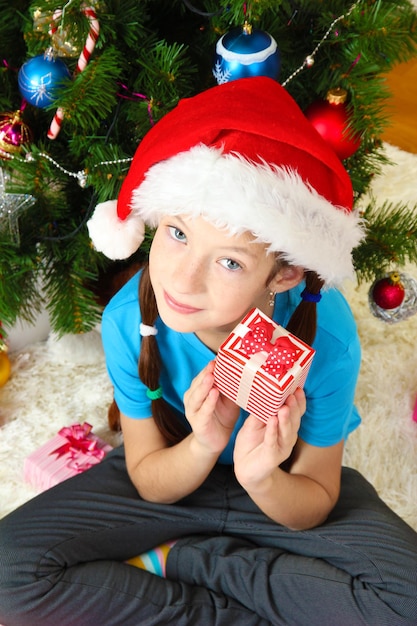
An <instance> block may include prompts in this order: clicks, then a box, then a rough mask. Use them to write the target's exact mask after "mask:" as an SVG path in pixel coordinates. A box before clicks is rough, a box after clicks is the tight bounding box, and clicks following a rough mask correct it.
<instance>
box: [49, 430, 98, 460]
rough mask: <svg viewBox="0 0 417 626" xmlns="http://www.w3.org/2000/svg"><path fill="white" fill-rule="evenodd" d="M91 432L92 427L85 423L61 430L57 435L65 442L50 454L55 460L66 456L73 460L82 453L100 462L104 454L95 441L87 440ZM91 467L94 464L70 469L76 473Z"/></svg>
mask: <svg viewBox="0 0 417 626" xmlns="http://www.w3.org/2000/svg"><path fill="white" fill-rule="evenodd" d="M91 430H92V426H91V424H88V423H87V422H84V424H73V425H72V426H65V427H64V428H61V430H60V431H59V433H58V434H59V435H61V437H64V438H65V439H66V440H67V441H66V443H64V444H63V445H62V446H59V448H56V450H53V451H52V452H50V454H56V455H57V458H59V457H61V456H64V455H65V454H68V455H69V458H70V459H71V460H73V459H75V458H76V457H77V456H78V454H79V453H80V452H82V453H83V454H86V455H88V456H92V457H94V458H95V459H97V461H101V459H103V458H104V455H105V452H104V450H102V449H101V448H99V447H98V442H97V440H96V439H91V438H89V434H90V432H91ZM97 461H95V463H97ZM92 465H94V463H87V466H86V465H85V464H83V465H82V466H81V465H80V466H78V464H77V466H76V467H75V466H72V467H73V469H76V470H77V471H83V470H85V469H88V468H89V467H91V466H92Z"/></svg>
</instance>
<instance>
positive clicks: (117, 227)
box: [87, 200, 145, 260]
mask: <svg viewBox="0 0 417 626" xmlns="http://www.w3.org/2000/svg"><path fill="white" fill-rule="evenodd" d="M87 227H88V232H89V235H90V238H91V240H92V242H93V244H94V247H95V249H96V250H98V251H99V252H103V253H104V254H105V255H106V256H107V257H108V258H109V259H113V260H118V259H127V258H128V257H129V256H131V255H132V254H133V253H134V252H136V250H137V249H138V248H139V246H140V244H141V243H142V241H143V239H144V236H145V224H144V222H143V219H141V218H140V217H139V216H137V215H134V214H133V213H132V214H130V215H129V217H128V218H127V219H125V220H123V221H122V220H120V219H119V218H118V217H117V202H116V200H108V201H107V202H102V203H101V204H98V205H97V206H96V209H95V211H94V213H93V216H92V217H91V219H90V220H89V221H88V222H87Z"/></svg>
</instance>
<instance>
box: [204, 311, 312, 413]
mask: <svg viewBox="0 0 417 626" xmlns="http://www.w3.org/2000/svg"><path fill="white" fill-rule="evenodd" d="M314 353H315V350H313V348H311V347H310V346H309V345H307V344H306V343H304V342H303V341H301V340H300V339H298V337H296V336H295V335H293V334H291V333H289V332H288V331H286V330H285V328H283V327H282V326H279V325H278V324H276V323H275V322H273V321H272V320H271V319H270V318H269V317H267V316H266V315H264V313H262V311H260V310H259V309H252V310H251V311H249V313H248V314H247V315H246V316H245V317H244V319H243V320H242V321H241V322H240V324H238V325H237V326H236V328H235V329H234V330H233V331H232V333H231V334H230V335H229V337H228V338H227V339H226V341H225V342H224V343H223V344H222V345H221V346H220V348H219V351H218V354H217V356H216V360H215V367H214V379H215V386H216V387H217V388H218V389H219V390H220V391H221V392H222V393H223V394H224V395H225V396H227V397H228V398H230V399H231V400H233V401H234V402H236V404H237V405H238V406H240V407H241V408H243V409H246V410H247V411H249V413H252V414H253V415H256V417H258V418H259V419H260V420H262V421H264V422H266V421H267V420H268V418H269V417H271V416H272V415H277V413H278V409H279V407H280V406H282V404H284V402H285V399H286V398H287V397H288V396H289V395H290V394H291V393H294V391H295V390H296V389H297V387H303V385H304V383H305V380H306V378H307V374H308V371H309V369H310V365H311V362H312V360H313V357H314Z"/></svg>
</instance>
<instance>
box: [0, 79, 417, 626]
mask: <svg viewBox="0 0 417 626" xmlns="http://www.w3.org/2000/svg"><path fill="white" fill-rule="evenodd" d="M145 224H147V226H148V227H150V228H153V229H155V233H154V237H153V242H152V247H151V251H150V256H149V264H147V265H146V267H144V268H143V270H141V271H140V272H139V273H138V274H136V275H135V276H134V277H133V278H132V279H131V280H130V281H129V282H128V283H127V284H126V285H125V286H124V287H123V288H122V289H121V290H120V291H119V293H118V294H116V296H115V297H114V298H113V300H112V301H111V302H110V303H109V305H108V306H107V307H106V310H105V311H104V314H103V320H102V334H103V343H104V348H105V353H106V360H107V366H108V371H109V375H110V378H111V381H112V383H113V385H114V395H115V401H116V403H117V405H118V408H119V410H120V415H121V417H120V419H121V426H122V431H123V438H124V446H123V447H120V448H119V449H116V450H114V451H113V452H111V453H110V454H109V455H108V456H107V457H106V459H104V460H103V461H102V462H101V463H100V464H99V465H96V466H94V467H93V468H92V469H91V470H88V471H87V472H85V473H82V474H79V475H78V476H76V477H75V478H72V479H70V480H68V481H66V482H64V483H61V484H60V485H58V486H56V487H55V488H53V489H50V490H48V491H46V492H45V493H43V494H41V495H39V496H38V497H37V498H35V499H33V500H32V501H30V502H28V503H27V504H26V505H24V506H23V507H21V508H20V509H18V510H17V511H15V512H14V513H12V514H11V515H9V516H8V517H7V518H5V519H4V520H3V521H2V522H1V526H0V541H1V551H0V555H1V562H0V579H1V581H2V583H1V587H0V621H1V623H2V624H4V625H5V626H14V625H19V626H21V625H27V626H38V625H39V626H40V625H42V626H49V625H50V626H56V625H57V624H62V625H63V626H97V625H98V624H100V625H109V626H115V625H120V626H130V625H132V626H135V625H141V626H143V625H145V624H146V625H155V624H160V625H165V624H175V625H176V626H182V625H184V626H185V625H190V626H191V625H192V626H196V625H197V624H198V625H201V626H206V625H207V626H223V625H224V626H226V625H227V626H230V625H232V624H236V625H238V626H246V625H248V626H249V625H251V626H252V625H262V626H264V625H265V626H266V625H268V624H274V625H288V624H291V625H296V626H305V625H306V624H309V625H317V626H325V625H329V626H330V625H331V626H335V625H336V624H337V625H338V626H359V625H374V626H383V625H386V626H388V625H389V626H393V625H394V624H395V626H400V625H409V626H411V624H416V623H417V582H416V563H417V536H416V534H415V533H414V531H413V530H412V529H411V528H410V527H408V526H407V525H406V524H405V523H404V522H403V521H402V520H400V519H399V518H398V517H397V516H396V515H395V514H394V513H393V512H392V511H390V510H389V509H388V508H387V506H386V505H385V504H384V503H383V502H382V501H381V500H380V499H379V497H378V496H377V494H376V492H375V491H374V489H373V488H372V487H371V486H370V485H369V483H367V482H366V481H365V479H364V478H363V477H362V476H360V474H358V473H357V472H356V471H353V470H351V469H347V468H342V455H343V447H344V443H345V441H346V439H347V437H348V436H349V434H350V433H351V432H352V430H354V429H355V428H356V427H357V426H358V425H359V422H360V418H359V416H358V414H357V411H356V409H355V407H354V405H353V399H354V393H355V385H356V380H357V376H358V371H359V365H360V349H359V344H358V337H357V332H356V327H355V324H354V321H353V319H352V315H351V312H350V310H349V308H348V305H347V304H346V302H345V300H344V299H343V297H342V296H341V294H340V293H339V292H338V291H337V290H336V289H335V286H336V285H337V284H339V283H340V282H341V281H342V280H343V279H344V278H345V277H347V276H349V275H350V274H351V273H352V261H351V252H352V249H353V247H354V246H356V245H357V244H358V242H359V241H360V239H361V237H362V231H361V226H360V223H359V220H358V217H357V215H356V214H355V213H354V212H352V188H351V184H350V181H349V177H348V175H347V173H346V171H345V170H344V168H343V166H342V164H341V162H340V161H339V160H338V159H337V157H336V156H335V154H334V153H333V152H332V150H331V149H330V148H329V147H328V146H327V145H326V144H325V143H324V142H323V141H322V139H321V138H320V136H319V135H318V134H317V133H316V131H315V130H314V129H313V128H312V127H311V125H310V123H309V122H308V121H307V120H306V118H305V117H304V116H303V114H302V112H301V111H300V110H299V108H298V106H297V105H296V103H295V102H294V101H293V99H292V98H291V97H290V96H289V95H288V93H287V92H286V91H285V90H284V89H283V88H282V87H280V85H279V84H278V83H276V82H275V81H272V80H271V79H268V78H263V77H257V78H248V79H241V80H237V81H234V82H231V83H226V84H224V85H220V86H217V87H214V88H212V89H209V90H207V91H206V92H203V93H201V94H199V95H197V96H195V97H194V98H190V99H187V100H183V101H181V102H180V103H179V105H178V106H177V107H176V108H175V109H174V110H173V111H172V112H171V113H169V114H168V115H166V116H165V117H164V118H163V119H162V120H161V121H160V122H158V123H157V124H156V126H154V127H153V128H152V130H151V131H150V132H149V133H148V134H147V136H146V137H145V138H144V140H143V141H142V142H141V144H140V146H139V148H138V150H137V152H136V154H135V156H134V159H133V162H132V166H131V168H130V171H129V173H128V175H127V177H126V180H125V181H124V184H123V187H122V190H121V193H120V196H119V198H118V202H117V206H116V204H115V203H113V202H107V203H104V204H103V205H99V206H98V207H97V209H96V212H95V215H94V217H93V218H92V220H91V221H90V223H89V230H90V235H91V236H92V239H93V241H94V244H95V246H96V248H97V249H98V250H100V251H103V252H104V253H105V254H107V255H108V256H110V257H111V258H114V259H116V258H127V257H129V256H130V255H131V254H132V253H133V252H135V251H136V250H137V248H138V247H139V246H140V244H141V242H142V239H143V234H144V225H145ZM323 287H326V289H322V288H323ZM253 307H258V308H259V309H260V310H261V311H263V312H264V313H265V314H267V315H268V316H270V317H271V318H272V319H273V320H275V321H276V322H277V323H279V324H281V325H283V326H285V327H286V328H287V329H289V330H290V331H291V332H293V333H294V334H296V335H297V336H299V337H300V338H301V339H303V340H304V341H306V342H308V343H311V344H312V345H313V347H314V348H315V350H316V355H315V358H314V361H313V364H312V366H311V369H310V372H309V375H308V378H307V381H306V384H305V389H304V391H303V390H301V389H297V390H296V392H295V393H294V394H293V395H291V396H290V397H289V398H288V399H287V401H286V403H285V404H284V406H283V407H282V408H281V409H280V411H279V414H278V417H277V418H275V417H271V418H270V419H269V420H268V422H267V423H266V424H264V423H263V422H261V421H260V420H258V419H257V418H256V417H255V416H254V415H248V414H247V413H245V412H244V411H242V410H240V409H239V408H238V407H237V406H236V405H235V404H234V403H233V402H231V401H230V400H228V399H227V398H225V397H223V396H222V395H221V394H220V393H219V391H218V390H217V389H216V387H215V385H214V377H213V361H214V359H215V355H216V352H217V350H218V348H219V346H220V344H221V343H222V342H223V341H224V339H225V338H226V337H227V336H228V334H229V333H230V332H231V330H232V329H233V328H234V326H235V325H236V324H237V323H238V322H239V321H240V320H241V319H242V318H243V317H244V315H245V314H246V313H247V312H248V311H249V310H250V309H251V308H253ZM394 461H395V460H393V462H394ZM137 555H139V556H137ZM133 557H136V558H133Z"/></svg>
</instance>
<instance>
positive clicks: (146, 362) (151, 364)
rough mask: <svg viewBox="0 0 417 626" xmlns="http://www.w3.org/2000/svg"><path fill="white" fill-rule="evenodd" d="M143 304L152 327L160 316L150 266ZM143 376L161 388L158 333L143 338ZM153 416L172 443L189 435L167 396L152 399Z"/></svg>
mask: <svg viewBox="0 0 417 626" xmlns="http://www.w3.org/2000/svg"><path fill="white" fill-rule="evenodd" d="M139 305H140V310H141V315H142V323H143V324H146V325H148V326H153V325H154V324H155V321H156V318H157V317H158V309H157V306H156V300H155V294H154V291H153V288H152V284H151V280H150V277H149V266H148V265H145V267H144V268H143V272H142V276H141V280H140V284H139ZM138 372H139V378H140V379H141V381H142V382H143V384H144V385H146V387H148V389H150V390H151V391H154V390H155V389H158V387H159V384H160V383H159V379H160V372H161V356H160V353H159V348H158V342H157V340H156V338H155V336H154V335H150V336H147V337H142V343H141V349H140V356H139V363H138ZM152 416H153V418H154V420H155V423H156V425H157V426H158V428H159V430H160V432H161V434H162V435H163V436H164V437H165V439H166V440H167V442H168V443H169V444H170V445H173V444H175V443H178V441H181V439H184V437H185V436H186V435H187V431H186V429H185V427H184V426H183V425H182V423H181V422H180V420H179V419H178V416H177V415H176V414H175V412H174V410H173V409H172V407H171V406H170V405H169V404H168V403H167V402H166V401H165V400H164V399H163V398H159V399H158V400H152Z"/></svg>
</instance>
